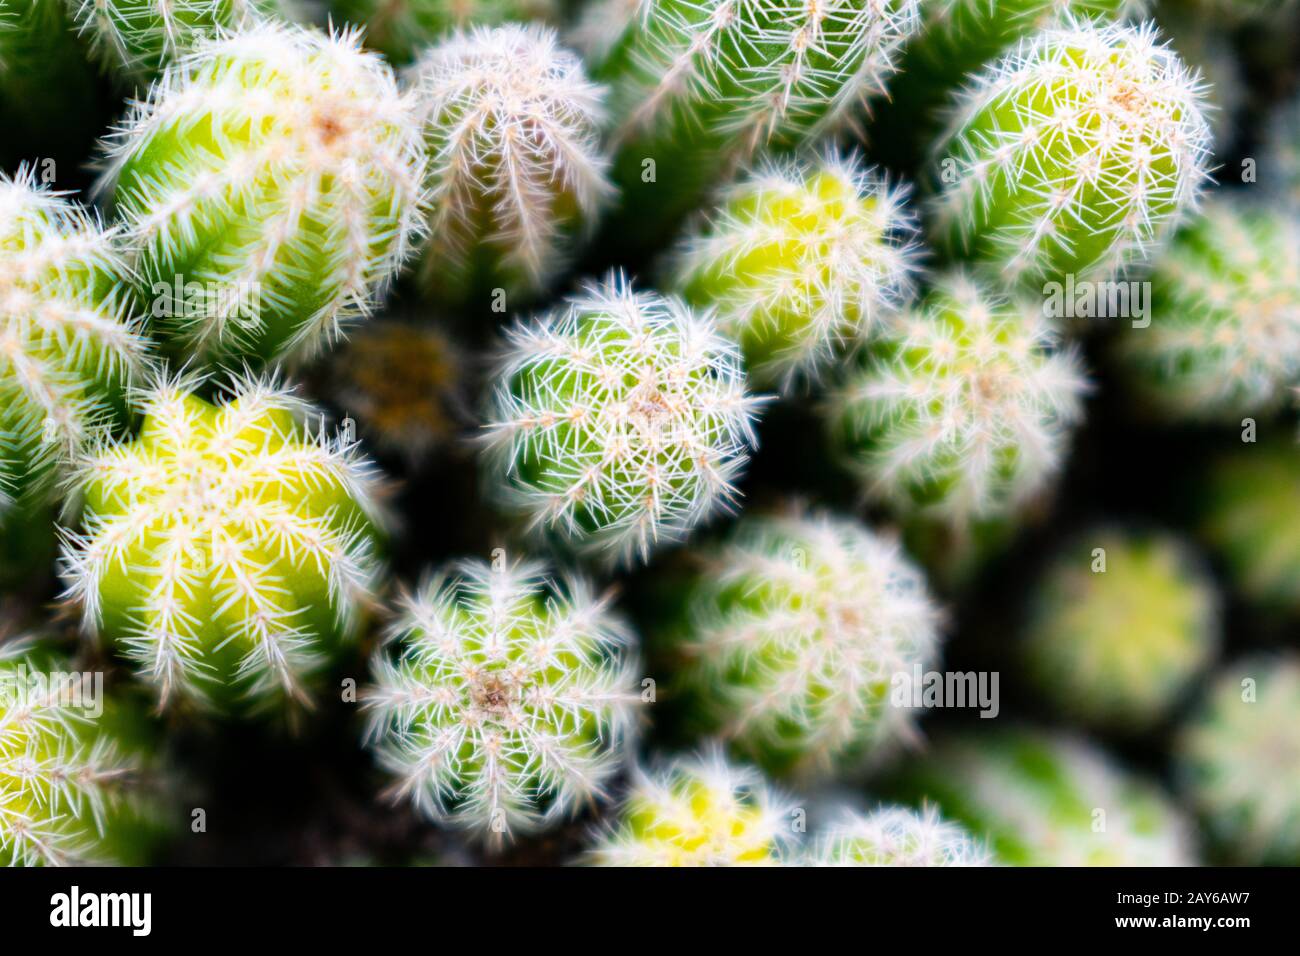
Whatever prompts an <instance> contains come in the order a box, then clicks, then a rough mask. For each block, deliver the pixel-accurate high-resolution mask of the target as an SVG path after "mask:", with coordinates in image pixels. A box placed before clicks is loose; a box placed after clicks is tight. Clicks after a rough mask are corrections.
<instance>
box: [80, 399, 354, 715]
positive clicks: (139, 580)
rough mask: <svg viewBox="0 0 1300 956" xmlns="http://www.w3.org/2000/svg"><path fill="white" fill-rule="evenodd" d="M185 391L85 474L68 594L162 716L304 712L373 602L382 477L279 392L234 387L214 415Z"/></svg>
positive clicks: (152, 406)
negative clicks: (198, 709) (277, 706)
mask: <svg viewBox="0 0 1300 956" xmlns="http://www.w3.org/2000/svg"><path fill="white" fill-rule="evenodd" d="M192 388H193V383H189V382H186V381H183V380H182V381H166V380H164V381H160V382H159V383H157V384H156V385H154V386H153V387H151V388H149V389H148V390H145V391H143V392H141V394H140V395H139V396H138V399H137V402H138V405H139V408H140V413H141V415H142V416H143V423H142V426H141V430H140V434H139V436H138V437H137V438H136V439H134V440H133V441H130V442H123V443H120V444H116V445H106V446H104V447H102V448H100V449H98V450H97V451H96V452H95V453H94V454H93V455H91V456H89V458H88V459H87V461H86V462H85V463H84V465H83V466H82V469H81V481H80V493H81V495H82V496H83V497H84V499H85V513H84V515H83V518H82V524H83V526H84V531H83V532H82V533H78V534H69V535H68V537H67V541H66V544H65V548H64V556H63V564H64V578H65V582H66V584H67V591H66V596H67V597H68V598H69V599H70V600H71V601H72V602H73V603H75V604H76V605H77V606H78V607H79V609H80V611H81V613H82V616H83V622H84V625H85V627H86V628H87V629H88V630H90V631H93V632H94V633H96V634H98V635H100V636H102V637H104V638H107V639H108V640H109V641H111V642H112V644H113V645H115V646H116V647H117V649H118V650H119V651H120V652H121V653H122V654H123V655H124V656H125V657H126V658H127V659H128V660H130V661H131V663H132V664H133V665H134V667H135V669H136V672H137V673H138V674H139V675H140V677H142V678H143V679H144V680H146V681H148V682H149V683H150V684H152V685H153V686H154V688H155V690H156V692H157V695H158V699H159V706H160V707H166V706H168V705H170V704H173V703H174V702H175V701H176V700H177V699H186V700H188V701H197V702H201V703H205V704H209V705H212V706H214V707H216V708H218V709H221V710H225V711H236V710H242V709H244V706H245V705H247V704H254V705H260V706H266V705H268V704H270V703H273V702H276V701H279V700H281V699H283V698H284V697H286V696H287V697H292V698H294V699H296V700H298V701H300V702H304V703H305V702H308V701H309V695H308V684H309V683H310V679H311V678H312V677H313V675H315V674H316V673H317V672H319V671H320V670H321V668H322V667H323V666H324V665H325V664H327V663H328V662H329V661H330V659H331V657H332V656H334V655H335V654H337V651H338V648H339V645H340V643H341V642H342V641H343V640H345V639H347V638H348V637H350V636H351V635H352V634H353V633H354V632H355V630H356V628H357V625H358V623H359V615H360V612H361V611H362V609H363V608H364V607H365V606H366V605H368V604H370V603H372V601H373V598H372V594H371V589H372V587H373V585H374V581H375V578H376V575H377V572H378V564H377V559H376V555H375V546H376V541H375V538H376V527H377V521H378V518H379V513H378V510H377V505H376V502H375V490H376V489H375V485H376V476H375V474H374V473H373V471H372V469H371V467H370V465H369V464H368V463H367V462H366V461H365V460H364V459H362V458H360V457H359V456H358V455H357V453H356V446H355V443H352V442H349V441H348V440H347V439H346V438H339V439H336V440H329V439H326V438H325V436H324V428H325V425H324V421H323V420H320V421H319V422H317V423H315V424H319V431H320V435H319V437H317V436H316V435H313V433H312V425H313V422H312V420H311V417H312V414H313V410H312V408H311V406H309V405H307V404H306V403H304V402H303V401H301V400H300V399H298V398H296V397H295V396H294V395H293V394H292V393H291V392H290V391H289V390H287V389H284V388H281V387H278V386H276V385H275V384H274V383H270V382H265V381H256V380H242V381H241V380H238V379H236V380H234V381H232V383H231V385H230V386H229V394H228V397H227V400H226V401H224V402H223V403H222V404H221V405H219V406H216V405H211V404H209V403H208V402H206V401H204V400H203V399H201V398H199V397H197V396H196V395H194V394H193V393H192Z"/></svg>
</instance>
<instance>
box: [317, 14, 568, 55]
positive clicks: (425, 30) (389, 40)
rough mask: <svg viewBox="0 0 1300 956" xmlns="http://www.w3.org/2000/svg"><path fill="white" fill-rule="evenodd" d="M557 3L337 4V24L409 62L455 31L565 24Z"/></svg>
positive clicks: (370, 44)
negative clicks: (362, 32)
mask: <svg viewBox="0 0 1300 956" xmlns="http://www.w3.org/2000/svg"><path fill="white" fill-rule="evenodd" d="M559 6H560V5H559V3H558V2H557V0H332V2H331V3H330V7H331V9H332V10H333V12H334V15H335V18H336V19H337V20H346V21H349V22H351V23H356V24H359V25H364V26H365V28H366V45H367V46H368V47H370V48H371V49H373V50H378V51H379V52H380V53H382V54H384V56H386V57H387V58H388V60H389V62H391V63H409V62H410V61H411V60H413V59H415V57H416V56H417V55H418V54H419V51H420V50H422V49H424V48H425V47H428V46H431V45H432V44H433V43H435V42H436V41H438V40H440V39H442V38H443V37H444V36H445V35H446V34H448V33H451V32H452V31H453V30H455V29H466V28H468V27H474V26H499V25H500V24H503V23H507V22H510V21H519V22H523V21H529V20H540V21H543V22H547V23H555V22H557V21H558V20H559V19H560V10H559Z"/></svg>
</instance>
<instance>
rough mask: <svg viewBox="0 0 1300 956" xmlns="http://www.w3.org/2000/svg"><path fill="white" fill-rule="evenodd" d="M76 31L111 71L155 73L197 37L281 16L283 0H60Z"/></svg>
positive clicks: (285, 9) (133, 75) (287, 8)
mask: <svg viewBox="0 0 1300 956" xmlns="http://www.w3.org/2000/svg"><path fill="white" fill-rule="evenodd" d="M63 2H65V3H67V4H68V6H69V9H70V10H71V13H72V17H73V20H74V21H75V23H76V26H77V29H78V31H79V32H80V33H81V34H82V36H84V37H86V38H87V39H88V40H89V41H90V45H91V48H92V49H93V50H94V52H95V55H96V56H97V57H98V58H99V60H100V61H101V62H103V63H104V65H105V66H106V67H108V68H109V69H110V70H111V71H112V72H113V73H114V74H115V75H119V74H124V75H125V76H126V77H127V78H130V79H134V80H147V79H150V78H152V77H154V76H156V75H157V74H158V73H159V72H160V71H161V70H162V69H163V67H165V66H167V65H168V64H169V63H172V62H174V61H175V60H177V59H178V58H179V57H181V56H183V55H185V54H186V53H187V52H189V51H190V50H191V49H192V48H193V47H194V45H195V43H196V42H197V41H199V40H202V39H203V38H204V37H210V36H214V35H216V34H217V33H219V32H220V31H221V30H223V29H238V28H240V27H247V26H250V25H252V24H254V23H256V22H257V21H258V20H259V19H264V18H276V17H280V18H287V17H289V16H290V14H291V13H292V4H291V3H290V2H286V0H63Z"/></svg>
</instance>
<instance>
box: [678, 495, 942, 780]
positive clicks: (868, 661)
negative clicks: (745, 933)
mask: <svg viewBox="0 0 1300 956" xmlns="http://www.w3.org/2000/svg"><path fill="white" fill-rule="evenodd" d="M938 616H939V615H938V610H937V608H936V607H935V605H934V604H933V602H932V601H931V599H930V597H929V595H928V594H927V592H926V585H925V579H924V577H923V576H922V575H921V574H920V573H919V572H918V571H917V570H916V569H915V568H914V567H912V565H911V564H910V563H909V562H908V561H907V559H906V558H905V557H904V556H903V555H902V554H900V552H899V549H898V546H897V545H896V544H895V543H893V542H892V541H887V540H884V539H882V538H879V537H877V536H876V535H874V534H872V533H871V532H870V531H868V530H867V529H866V528H865V527H863V526H862V525H860V524H858V523H857V522H855V521H852V520H850V519H846V518H838V517H832V516H830V515H827V514H812V515H805V514H801V513H798V512H794V513H791V514H787V515H781V516H774V517H747V518H744V519H742V520H741V522H740V523H739V524H738V525H737V527H736V530H735V532H734V533H733V534H732V536H731V538H730V539H729V540H728V542H727V543H726V544H725V546H723V547H721V548H718V549H716V550H715V551H714V552H713V553H712V554H711V555H710V556H709V558H708V560H707V562H706V564H705V565H704V567H703V569H702V572H701V574H700V576H699V579H698V580H697V582H696V583H695V585H694V586H693V587H692V588H691V591H690V596H689V599H688V612H687V615H686V618H687V619H686V620H685V621H684V622H683V624H682V626H681V627H680V629H679V633H678V636H677V639H676V642H675V643H676V645H677V649H678V651H679V652H680V654H681V657H682V661H683V663H682V673H681V674H680V678H681V684H682V686H683V690H684V692H685V693H686V695H687V698H688V701H689V703H688V707H689V708H690V709H691V711H692V712H693V714H694V716H695V717H696V718H697V720H699V721H700V722H701V723H702V725H703V729H704V730H705V731H706V732H708V733H711V734H714V733H716V734H719V735H720V736H721V737H722V738H724V739H727V740H729V741H731V742H732V744H733V746H734V747H735V748H736V749H737V750H739V751H740V752H741V753H742V754H744V756H745V757H746V758H748V759H750V760H752V761H753V762H755V763H756V764H758V765H759V766H760V767H762V768H763V769H765V770H766V771H768V772H769V773H773V774H780V775H794V776H797V777H801V778H804V779H817V778H825V777H827V776H829V775H831V774H833V773H837V772H838V773H844V772H846V771H847V770H849V769H852V768H853V767H854V766H855V765H859V764H862V763H863V762H864V760H865V759H867V758H870V757H874V756H877V755H878V754H879V752H880V751H881V750H882V749H887V748H889V747H890V746H891V745H893V744H894V743H896V742H897V741H898V740H900V739H906V738H909V737H914V736H915V734H916V731H915V728H914V726H913V716H912V712H911V711H910V710H909V709H904V708H899V707H894V706H892V705H891V701H890V689H891V686H892V683H893V681H894V678H895V677H896V675H899V674H907V675H908V676H909V677H910V676H911V674H912V671H913V667H914V666H915V667H917V668H919V669H921V670H925V669H928V668H929V667H930V666H931V665H933V664H934V662H935V659H936V657H937V649H938V648H937V646H938V635H937V633H936V630H937V628H936V625H937V620H938Z"/></svg>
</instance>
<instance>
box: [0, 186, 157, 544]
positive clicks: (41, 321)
mask: <svg viewBox="0 0 1300 956" xmlns="http://www.w3.org/2000/svg"><path fill="white" fill-rule="evenodd" d="M127 275H128V273H127V271H126V268H125V265H124V263H123V260H122V257H121V255H120V254H119V250H118V248H117V244H116V237H115V234H114V231H113V230H111V229H105V228H103V227H102V226H101V225H100V223H99V222H98V220H97V219H96V218H95V217H94V216H92V215H91V214H90V213H88V212H86V210H84V209H83V208H82V207H81V206H80V205H78V204H76V203H75V202H73V201H71V200H69V199H68V198H66V196H65V195H64V194H62V193H57V192H53V191H51V190H49V189H47V188H46V187H44V186H42V185H38V184H37V183H36V181H35V177H34V174H33V173H32V172H31V171H30V170H23V171H20V172H19V174H18V175H17V176H16V177H14V178H10V177H8V176H5V175H3V174H0V534H7V533H9V531H10V530H12V526H11V524H10V522H11V521H22V520H25V519H26V518H29V517H30V516H31V515H32V514H34V513H35V512H37V511H41V510H43V509H44V508H45V507H46V506H48V505H49V504H51V502H52V501H53V499H54V498H55V497H56V491H57V483H58V479H59V477H60V476H61V475H62V476H66V474H67V473H68V471H69V469H70V466H71V465H72V463H73V462H75V460H76V459H77V457H78V456H79V455H80V454H81V453H82V452H83V451H85V450H86V448H87V447H89V446H90V445H92V444H94V443H95V442H96V441H97V440H99V439H101V438H103V437H105V436H106V435H107V434H108V433H109V432H110V431H111V430H113V429H114V428H118V427H121V426H123V425H125V424H126V403H125V390H126V388H127V387H128V386H129V385H130V383H131V381H132V379H133V378H134V377H135V376H136V375H138V374H139V373H140V372H141V371H142V369H143V367H144V365H145V347H144V342H143V340H142V339H141V338H140V336H139V334H138V333H139V322H137V321H135V320H134V319H132V318H131V317H130V315H129V314H128V311H127V308H126V304H125V301H124V299H125V296H124V294H123V291H124V290H123V289H122V287H121V286H122V282H123V279H124V278H126V276H127ZM6 529H9V530H6ZM51 529H52V526H51Z"/></svg>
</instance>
